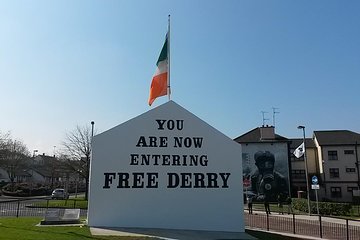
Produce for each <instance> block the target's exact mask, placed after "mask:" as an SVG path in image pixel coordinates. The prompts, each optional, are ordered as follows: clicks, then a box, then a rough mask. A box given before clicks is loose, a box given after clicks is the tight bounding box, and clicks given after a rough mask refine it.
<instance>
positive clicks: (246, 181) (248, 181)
mask: <svg viewBox="0 0 360 240" xmlns="http://www.w3.org/2000/svg"><path fill="white" fill-rule="evenodd" d="M250 183H251V182H250V180H249V179H244V182H243V185H244V187H250Z"/></svg>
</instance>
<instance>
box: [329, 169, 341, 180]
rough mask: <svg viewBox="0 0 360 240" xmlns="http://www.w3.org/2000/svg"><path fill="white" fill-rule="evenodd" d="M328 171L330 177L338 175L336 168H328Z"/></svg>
mask: <svg viewBox="0 0 360 240" xmlns="http://www.w3.org/2000/svg"><path fill="white" fill-rule="evenodd" d="M329 171H330V178H338V177H340V175H339V169H338V168H330V169H329Z"/></svg>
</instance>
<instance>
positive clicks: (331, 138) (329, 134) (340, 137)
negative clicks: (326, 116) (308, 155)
mask: <svg viewBox="0 0 360 240" xmlns="http://www.w3.org/2000/svg"><path fill="white" fill-rule="evenodd" d="M314 138H316V139H317V142H318V143H319V145H321V146H324V145H355V143H356V142H357V143H358V144H360V134H358V133H356V132H352V131H349V130H329V131H314Z"/></svg>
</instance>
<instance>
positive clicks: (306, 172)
mask: <svg viewBox="0 0 360 240" xmlns="http://www.w3.org/2000/svg"><path fill="white" fill-rule="evenodd" d="M297 128H298V129H302V131H303V139H304V161H305V177H306V192H307V202H308V211H309V215H310V214H311V210H310V191H309V175H308V164H307V157H306V147H305V126H298V127H297Z"/></svg>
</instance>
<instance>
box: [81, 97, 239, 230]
mask: <svg viewBox="0 0 360 240" xmlns="http://www.w3.org/2000/svg"><path fill="white" fill-rule="evenodd" d="M156 120H170V125H169V127H170V128H172V124H171V123H172V122H171V120H172V121H174V122H175V123H176V122H177V120H181V121H182V123H183V125H182V130H178V129H176V127H174V129H173V130H169V129H167V128H166V126H167V122H165V123H164V129H163V130H162V129H159V123H158V122H157V121H156ZM142 137H144V138H143V139H147V140H148V139H149V137H156V138H157V140H159V139H160V137H162V139H163V142H162V144H163V147H159V145H161V144H160V141H157V147H145V146H144V144H143V143H144V142H141V141H140V139H141V138H142ZM175 137H178V138H179V137H183V139H185V138H187V143H190V139H193V138H197V139H198V140H199V139H202V140H201V141H202V144H201V147H197V148H196V147H194V144H192V145H191V146H190V147H185V146H184V145H185V144H183V147H179V146H177V147H174V145H175V141H174V138H175ZM139 141H140V143H142V144H139ZM149 143H150V142H149V141H147V144H149ZM137 144H138V145H139V146H138V147H137V146H136V145H137ZM165 145H166V147H165ZM189 145H190V144H189ZM189 145H188V146H189ZM132 154H139V156H141V154H150V155H161V156H164V155H171V156H170V160H165V162H164V163H165V165H163V164H162V163H163V161H161V160H160V161H159V162H158V163H159V165H155V164H154V163H155V162H154V161H152V162H151V161H150V165H141V159H140V158H139V159H138V161H135V160H133V162H132V160H131V156H132ZM172 155H178V156H180V158H181V161H180V162H181V163H182V159H183V158H184V155H186V156H189V155H198V156H199V157H200V156H203V158H204V159H207V160H208V162H207V164H206V166H202V165H200V164H198V165H197V166H177V165H176V164H175V165H174V164H173V162H172ZM92 157H93V158H92V162H91V177H90V181H91V182H90V199H89V216H88V217H89V219H88V221H89V225H90V226H107V227H144V228H170V229H191V230H212V231H235V232H243V231H244V223H243V196H242V192H243V191H242V166H241V162H242V161H241V149H240V145H239V144H237V143H235V142H234V141H233V140H231V139H230V138H228V137H226V136H225V135H223V134H222V133H220V132H219V131H217V130H216V129H214V128H212V127H211V126H209V125H208V124H206V123H205V122H203V121H202V120H200V119H199V118H197V117H196V116H194V115H193V114H191V113H190V112H188V111H187V110H185V109H183V108H182V107H180V106H179V105H177V104H176V103H174V102H172V101H170V102H168V103H166V104H163V105H161V106H159V107H157V108H155V109H152V110H150V111H148V112H147V113H145V114H143V115H140V116H138V117H136V118H134V119H132V120H130V121H128V122H125V123H123V124H121V125H118V126H117V127H115V128H112V129H110V130H109V131H106V132H104V133H102V134H99V135H97V136H95V137H94V142H93V156H92ZM160 158H161V159H162V157H160ZM165 158H167V157H165ZM131 162H132V163H133V164H131ZM136 162H138V165H136V164H134V163H136ZM168 163H169V165H167V164H168ZM175 163H176V162H175ZM187 165H189V163H187ZM119 173H120V174H122V173H128V174H130V178H129V185H132V184H133V182H134V181H133V176H134V175H133V174H134V173H135V174H144V179H142V178H141V179H140V180H139V181H138V183H143V184H144V186H143V187H142V188H134V187H133V186H132V187H130V188H122V187H121V186H120V187H119V181H118V180H119V175H118V174H119ZM148 173H150V174H157V176H156V179H155V176H154V175H151V176H152V177H153V178H152V179H150V182H151V183H150V185H152V186H154V185H156V184H157V187H156V188H146V186H148V185H149V184H148V179H147V178H146V177H147V176H148V175H147V174H148ZM182 173H183V174H184V175H181V174H182ZM106 174H108V178H109V176H110V175H111V174H114V175H111V180H112V183H110V181H109V179H107V180H108V181H106V176H105V175H106ZM169 174H170V175H171V176H179V177H180V179H183V180H184V181H183V188H181V187H180V185H179V186H178V187H170V186H169V184H171V182H169V181H170V180H169ZM196 174H197V177H199V176H204V185H205V187H203V186H201V185H202V184H200V183H201V181H198V182H197V183H196V182H195V180H196V179H195V178H196V177H195V175H196ZM137 176H138V177H139V175H137ZM209 176H211V177H215V178H216V184H215V185H217V187H214V186H215V185H214V181H211V184H210V185H209V182H208V181H209V179H208V177H209ZM227 177H228V178H227ZM151 180H152V181H151ZM122 183H123V182H122ZM196 184H198V186H197V187H195V185H196ZM106 185H107V186H106ZM105 186H106V187H108V188H106V187H105Z"/></svg>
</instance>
